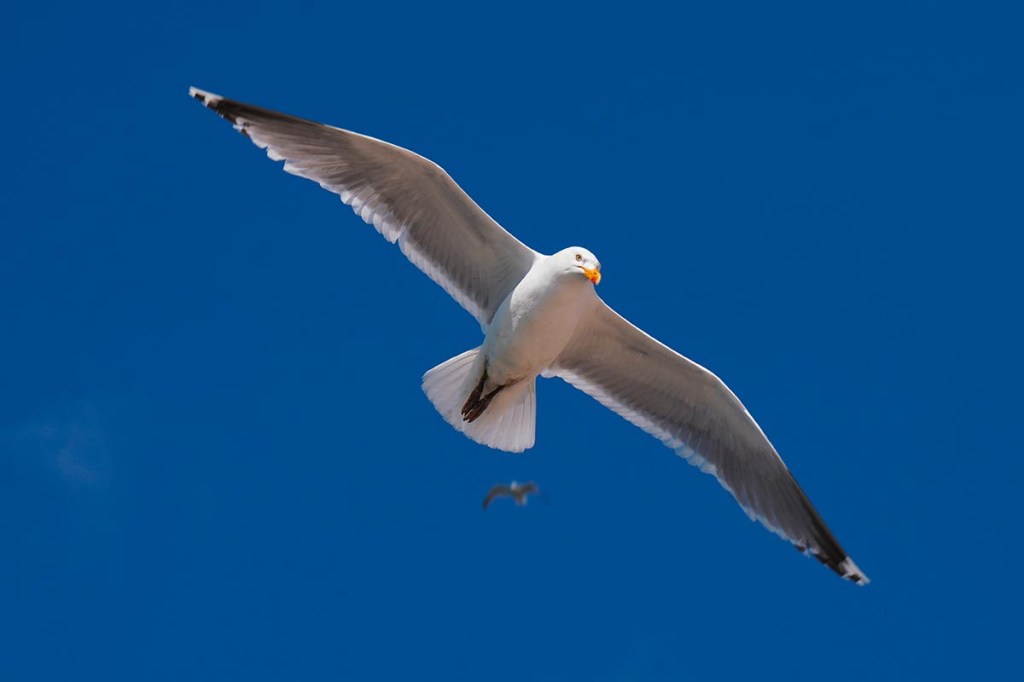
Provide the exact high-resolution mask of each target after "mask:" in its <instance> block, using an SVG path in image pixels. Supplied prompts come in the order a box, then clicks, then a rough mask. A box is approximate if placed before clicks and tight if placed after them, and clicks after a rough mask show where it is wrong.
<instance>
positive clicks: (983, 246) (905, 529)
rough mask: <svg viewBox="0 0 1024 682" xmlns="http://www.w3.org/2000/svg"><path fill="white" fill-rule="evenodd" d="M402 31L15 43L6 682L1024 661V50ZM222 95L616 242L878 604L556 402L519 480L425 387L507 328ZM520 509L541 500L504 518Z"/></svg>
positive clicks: (550, 226)
mask: <svg viewBox="0 0 1024 682" xmlns="http://www.w3.org/2000/svg"><path fill="white" fill-rule="evenodd" d="M366 4H367V3H359V4H358V5H357V6H349V5H348V4H347V3H327V2H311V1H307V2H302V3H291V4H289V5H287V6H285V5H282V6H280V7H277V6H274V5H271V4H265V3H260V2H246V3H230V2H225V3H174V4H171V5H166V6H162V7H147V6H144V5H138V4H130V5H129V4H126V5H118V6H115V5H112V4H109V3H101V4H100V5H99V6H96V5H91V6H88V7H80V6H78V5H75V4H68V5H64V4H62V3H50V4H47V5H45V6H30V5H28V4H23V5H20V6H17V7H12V8H9V9H8V11H7V14H6V16H5V21H4V22H3V23H4V26H3V28H2V29H0V31H2V35H3V40H0V64H2V66H0V75H2V85H3V90H4V92H5V93H6V99H5V101H6V106H5V107H4V108H3V113H2V114H0V117H2V119H3V120H2V122H3V124H4V125H3V129H4V130H5V131H6V132H7V134H6V136H5V140H4V149H5V152H6V164H5V168H4V170H3V171H2V173H3V185H4V193H3V200H2V202H0V239H2V241H0V349H2V352H3V357H4V362H2V363H0V387H2V390H0V541H2V545H3V548H4V551H3V555H4V558H3V560H2V561H0V585H2V587H0V642H2V644H0V669H2V670H4V671H5V674H4V677H5V679H16V680H35V679H39V680H50V679H53V680H60V679H102V680H121V679H124V680H138V679H152V680H180V679H195V680H202V679H217V680H221V679H248V680H262V679H268V680H269V679H274V680H276V679H310V680H320V679H344V680H387V679H446V680H479V679H492V680H507V679H524V678H525V679H534V680H551V681H554V680H627V679H629V680H677V679H709V678H717V679H721V678H722V677H737V678H738V677H741V676H743V677H746V676H749V675H754V674H756V675H758V676H764V675H769V676H774V675H780V676H781V675H786V676H787V677H789V678H795V679H821V677H822V675H823V674H825V675H827V676H828V678H829V679H833V680H848V679H849V680H852V679H865V678H868V679H883V678H898V677H903V678H906V677H911V676H913V677H918V678H923V677H926V676H927V677H930V678H943V677H946V676H950V677H957V678H963V677H966V676H968V675H970V676H971V677H972V678H974V677H977V676H984V675H1000V674H1001V673H1002V672H1003V671H1004V666H1007V665H1009V664H1011V663H1012V664H1013V665H1014V666H1016V659H1015V658H1013V657H1012V651H1013V649H1014V647H1016V638H1015V633H1016V632H1017V631H1019V619H1018V614H1019V610H1020V607H1021V588H1020V577H1019V575H1018V573H1019V571H1018V570H1017V569H1018V566H1019V564H1020V561H1021V549H1020V546H1019V538H1020V529H1019V527H1018V519H1019V505H1018V499H1019V497H1018V487H1019V482H1020V480H1021V474H1022V466H1021V454H1022V453H1021V445H1020V440H1019V437H1018V434H1017V431H1018V429H1017V425H1018V424H1017V420H1018V419H1019V415H1020V407H1021V404H1020V403H1021V401H1020V390H1019V386H1020V381H1021V378H1022V373H1021V365H1020V361H1019V360H1018V357H1017V356H1018V352H1019V349H1020V347H1021V341H1022V339H1021V333H1020V307H1021V292H1022V287H1021V278H1020V263H1019V261H1020V254H1021V252H1022V250H1021V247H1022V239H1021V228H1022V226H1024V220H1022V218H1024V216H1022V210H1021V202H1020V190H1021V186H1022V167H1021V158H1022V154H1024V144H1022V141H1024V140H1022V133H1021V125H1020V121H1021V120H1024V116H1022V113H1024V112H1022V108H1024V107H1022V103H1024V91H1022V85H1021V77H1020V74H1021V71H1020V67H1021V64H1022V63H1024V59H1022V57H1024V55H1022V49H1021V47H1020V40H1019V35H1018V34H1019V31H1018V27H1019V26H1020V20H1021V16H1020V15H1019V14H1018V13H1016V12H1013V13H1011V12H1009V11H995V10H985V9H979V8H973V7H972V8H970V9H966V8H959V9H956V8H951V7H946V6H944V5H942V4H938V3H885V4H884V5H882V6H879V7H876V8H874V9H870V10H869V9H867V8H866V7H865V6H863V5H858V6H857V7H853V6H850V7H847V8H845V9H842V10H839V9H833V10H826V9H822V8H820V7H818V6H817V5H811V4H809V5H806V6H792V7H790V8H786V9H780V8H777V7H774V8H772V9H771V10H770V11H769V10H764V9H758V8H757V7H756V6H747V5H721V6H718V7H716V8H715V9H707V8H704V9H692V10H690V9H687V10H678V9H677V10H673V11H671V12H670V13H666V12H665V11H664V10H659V9H652V8H647V7H645V6H643V5H640V4H638V3H630V4H629V5H626V6H621V7H618V8H615V9H610V10H607V11H601V10H597V9H594V8H591V9H588V10H587V11H585V12H576V11H568V10H561V9H559V8H557V7H556V6H553V5H551V4H548V3H545V4H541V5H537V6H529V5H524V4H521V3H515V4H508V5H500V6H489V7H484V6H482V5H474V6H470V7H450V8H447V7H446V8H439V7H436V6H435V5H433V4H429V5H422V6H419V7H405V6H400V5H394V6H386V7H384V6H380V7H377V6H375V7H367V6H365V5H366ZM370 4H373V3H370ZM286 7H287V8H286ZM189 85H197V86H199V87H202V88H206V89H209V90H212V91H214V92H219V93H222V94H224V95H227V96H230V97H234V98H238V99H241V100H243V101H250V102H253V103H256V104H261V105H264V106H268V107H272V108H277V109H281V110H284V111H287V112H290V113H295V114H298V115H302V116H306V117H309V118H313V119H317V120H322V121H325V122H328V123H332V124H335V125H339V126H342V127H346V128H350V129H353V130H356V131H359V132H363V133H366V134H370V135H373V136H375V137H380V138H383V139H386V140H389V141H391V142H394V143H397V144H400V145H403V146H407V147H409V148H411V149H413V150H415V151H417V152H419V153H421V154H424V155H425V156H428V157H429V158H431V159H433V160H435V161H437V162H438V163H440V164H441V165H442V166H444V167H445V168H446V169H447V170H448V171H449V172H450V173H451V174H452V175H453V177H454V178H455V179H456V180H457V181H458V182H459V183H460V184H461V185H462V186H463V187H464V188H465V189H466V190H467V191H468V192H469V193H470V194H471V195H472V196H473V197H474V198H475V199H476V200H477V202H478V203H480V204H481V205H482V206H483V207H484V208H485V209H486V210H487V211H488V212H489V213H490V214H491V215H492V216H494V217H495V218H496V219H497V220H498V221H499V222H501V223H502V224H503V225H505V226H506V227H507V228H508V229H510V230H511V231H512V232H513V233H515V234H516V235H517V236H519V237H520V238H521V239H522V240H524V241H525V242H527V243H528V244H530V245H531V246H533V247H534V248H537V249H538V250H541V251H545V252H553V251H555V250H558V249H560V248H562V247H563V246H566V245H569V244H575V243H579V244H583V245H585V246H587V247H589V248H590V249H591V250H593V251H594V252H595V253H596V254H597V255H598V257H599V258H600V259H601V261H602V264H603V268H604V281H603V282H602V284H601V287H600V290H599V291H600V293H601V295H602V296H603V297H604V298H605V299H606V300H607V301H608V302H609V303H610V304H611V305H613V306H614V307H615V308H617V309H618V310H619V311H620V312H622V313H623V314H624V315H626V316H627V317H628V318H630V319H631V320H632V321H633V322H635V323H636V324H638V325H639V326H641V327H643V328H645V329H646V330H648V331H649V332H651V333H652V334H654V335H655V336H657V337H658V338H660V339H661V340H663V341H664V342H666V343H668V344H669V345H671V346H673V347H674V348H676V349H678V350H680V351H681V352H683V353H684V354H686V355H688V356H689V357H691V358H693V359H695V360H696V361H698V362H701V363H702V364H704V365H706V366H708V367H709V368H711V369H712V370H714V371H715V372H716V373H717V374H719V375H720V376H721V377H722V378H723V379H725V380H726V381H727V382H728V383H729V385H730V386H731V387H732V388H733V389H734V390H735V391H736V392H737V394H738V395H739V396H740V397H741V398H742V399H743V400H744V402H745V403H746V405H747V406H748V408H749V409H750V410H751V412H752V413H753V414H754V416H755V417H756V418H757V419H758V421H759V422H760V424H761V425H762V427H763V428H764V429H765V431H766V432H767V433H768V435H769V437H770V438H771V439H772V440H773V442H774V443H775V445H776V446H777V448H778V449H779V451H780V452H781V454H782V456H783V457H784V458H785V460H786V461H787V463H788V464H789V465H790V468H791V469H792V470H793V471H794V473H795V474H796V476H797V478H798V480H799V481H800V482H801V484H802V485H803V487H804V488H805V490H806V491H807V492H808V494H809V495H810V497H811V499H812V500H813V501H814V502H815V504H816V506H817V507H818V509H819V510H820V511H821V513H822V515H823V516H824V518H825V519H826V520H827V521H828V523H829V525H830V526H831V527H832V529H833V530H834V531H835V533H836V535H837V536H838V538H839V539H840V541H841V542H842V543H843V544H844V546H845V547H846V548H847V549H848V550H849V551H850V553H851V554H852V555H853V557H854V558H855V559H856V560H857V562H858V563H859V564H860V566H861V567H862V568H863V569H864V570H865V571H866V572H867V573H868V575H870V576H871V578H872V579H873V583H872V584H871V585H870V586H868V587H867V588H864V589H859V588H856V587H854V586H852V585H849V584H846V583H844V582H842V581H840V580H839V579H837V578H836V577H835V576H834V575H832V574H831V573H830V572H828V571H827V570H825V569H823V568H822V567H821V566H819V565H818V564H817V563H816V562H814V561H812V560H809V559H804V558H802V557H800V556H799V555H798V554H797V553H796V552H794V551H793V550H792V549H790V548H789V547H788V546H787V545H786V544H785V543H783V542H781V541H780V540H778V539H777V538H775V537H774V536H772V535H771V534H769V533H767V532H765V531H764V530H763V529H762V528H760V527H759V526H757V525H755V524H752V523H750V522H748V521H747V520H746V517H745V516H744V515H743V513H742V512H741V511H740V509H739V508H738V507H737V506H736V505H735V503H734V502H733V501H732V499H731V498H730V497H729V496H728V495H727V494H725V493H724V492H723V491H722V489H721V488H720V487H719V486H718V485H717V484H716V483H715V482H714V480H712V479H711V478H710V477H708V476H705V475H702V474H700V473H699V472H698V471H697V470H695V469H693V468H691V467H689V466H688V465H687V464H686V463H685V462H683V461H682V460H681V459H679V458H677V457H676V456H675V455H673V454H672V453H671V452H670V451H669V450H667V449H665V448H664V447H662V446H661V445H660V444H659V443H657V442H656V441H655V440H654V439H652V438H650V437H649V436H647V435H645V434H643V433H642V432H640V431H639V430H637V429H636V428H634V427H632V426H630V425H629V424H628V423H626V422H625V421H624V420H622V419H620V418H618V417H616V416H614V415H613V414H611V413H610V412H607V411H606V410H605V409H604V408H602V407H600V406H599V405H598V404H597V403H595V402H594V401H592V400H591V399H589V398H588V397H586V396H584V395H582V394H580V393H577V392H575V391H574V390H573V389H571V388H570V387H569V386H567V385H565V384H562V383H561V382H558V381H545V382H542V383H541V385H540V386H539V389H538V408H539V409H538V444H537V446H536V447H535V448H534V449H533V450H531V451H529V452H528V453H526V454H524V455H518V456H512V455H506V454H500V453H497V452H494V451H491V450H488V449H486V448H482V447H480V446H477V445H475V444H473V443H472V442H470V441H469V440H467V439H465V438H463V437H462V436H460V435H459V434H457V433H455V432H454V431H452V430H451V429H450V428H449V427H448V426H447V425H445V424H444V422H443V421H442V420H441V418H440V417H438V416H437V415H436V414H435V413H434V411H433V409H432V408H431V406H430V404H429V403H428V402H427V400H426V399H425V398H424V396H423V395H422V393H421V392H420V389H419V381H420V376H421V374H422V372H424V371H425V370H427V369H429V368H430V367H432V366H434V365H435V364H437V363H438V362H440V361H442V360H445V359H446V358H448V357H450V356H452V355H455V354H456V353H459V352H461V351H463V350H465V349H467V348H470V347H473V346H475V345H477V344H478V343H479V339H480V336H479V329H478V328H477V326H476V324H475V323H474V322H473V320H472V319H471V318H470V317H469V316H468V315H467V314H466V313H465V312H463V311H462V310H461V309H460V308H459V307H458V306H457V305H456V304H455V303H454V302H452V301H451V300H449V299H448V297H447V296H446V295H445V294H444V292H443V291H442V290H441V289H440V288H438V287H436V286H434V285H432V284H431V283H430V282H429V281H428V280H427V278H426V277H424V276H423V275H422V274H421V273H419V272H418V271H417V270H416V269H415V268H413V267H412V266H411V265H409V264H408V263H407V262H406V261H405V260H404V259H403V258H402V257H401V255H400V254H399V253H398V252H397V250H396V249H394V248H393V247H391V246H389V245H388V244H387V243H386V242H385V241H384V240H383V239H381V238H380V237H379V236H377V235H376V234H375V233H374V232H373V230H372V229H371V228H369V227H367V226H366V225H364V224H363V223H362V222H361V221H359V220H358V219H357V218H356V217H355V216H353V215H352V214H351V212H350V211H349V210H348V209H346V208H345V207H344V206H342V205H341V204H340V203H339V202H338V201H337V199H336V198H335V197H334V196H332V195H330V194H328V193H326V192H323V191H322V190H320V189H319V188H317V187H316V186H315V185H314V184H312V183H309V182H306V181H302V180H300V179H297V178H293V177H291V176H288V175H286V174H284V173H282V172H281V171H280V169H279V168H277V167H276V165H275V164H273V163H271V162H269V161H268V160H267V159H266V158H265V157H264V156H263V154H262V153H261V152H259V151H258V150H257V149H255V148H253V147H252V145H251V144H249V143H248V142H247V141H246V140H245V139H243V138H242V137H241V136H239V135H237V134H235V133H234V132H232V130H231V128H230V127H229V126H228V125H226V124H225V123H224V122H222V121H220V120H218V119H216V117H214V116H213V115H212V114H211V113H210V112H207V111H204V110H203V109H202V107H201V106H199V104H197V103H196V102H194V101H192V100H190V99H189V98H188V96H187V89H188V86H189ZM513 478H515V479H519V480H526V479H535V480H537V481H538V482H539V483H540V484H541V486H542V487H544V488H545V489H546V491H547V493H548V495H549V496H550V500H551V502H550V504H549V505H544V504H531V505H529V506H527V507H525V508H522V509H519V508H514V507H512V506H511V505H495V506H494V507H492V508H491V509H489V510H488V511H487V512H486V513H484V512H481V510H480V500H481V499H482V497H483V495H484V494H485V492H486V490H487V488H488V487H489V486H490V485H491V484H493V483H495V482H497V481H507V480H510V479H513Z"/></svg>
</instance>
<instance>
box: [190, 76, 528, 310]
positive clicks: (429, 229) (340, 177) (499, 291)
mask: <svg viewBox="0 0 1024 682" xmlns="http://www.w3.org/2000/svg"><path fill="white" fill-rule="evenodd" d="M190 93H191V94H192V96H193V97H195V98H196V99H198V100H200V101H201V102H202V103H203V104H204V105H205V106H206V107H208V108H210V109H212V110H213V111H215V112H216V113H217V114H219V115H220V116H222V117H223V118H225V119H227V120H228V121H230V122H231V123H233V124H234V126H235V128H236V129H237V130H238V131H239V132H241V133H242V134H244V135H246V136H247V137H248V138H249V139H251V140H252V141H253V143H255V144H256V145H257V146H259V147H261V148H263V149H265V150H266V151H267V155H268V156H269V157H270V158H271V159H273V160H275V161H284V162H285V165H284V170H285V171H287V172H289V173H292V174H293V175H298V176H300V177H304V178H307V179H309V180H313V181H314V182H317V183H319V184H320V186H321V187H323V188H324V189H327V190H329V191H331V192H334V193H335V194H337V195H338V196H339V197H341V200H342V201H343V202H345V203H346V204H348V205H349V206H351V207H352V210H353V211H355V212H356V214H358V215H359V217H361V218H362V219H363V220H364V221H366V222H367V223H369V224H371V225H373V226H374V228H376V229H377V231H378V232H380V233H381V235H383V237H384V238H385V239H387V240H388V241H389V242H391V243H397V244H398V246H399V248H400V249H401V251H402V253H403V254H405V256H406V257H407V258H408V259H409V260H410V261H412V263H413V264H414V265H416V267H418V268H419V269H420V270H422V271H423V272H424V273H426V274H427V275H428V276H429V277H430V278H431V279H433V280H434V281H435V282H437V283H438V284H440V285H441V286H442V287H443V288H444V289H445V291H447V292H448V293H449V294H450V295H451V296H452V298H454V299H455V300H456V301H458V302H459V304H460V305H462V307H464V308H465V309H466V310H468V311H469V312H470V313H471V314H472V315H473V316H474V317H475V318H476V319H477V320H478V321H479V322H480V324H481V325H483V326H486V325H487V324H488V323H489V322H490V320H491V318H492V317H493V315H494V312H495V310H497V308H498V306H499V305H500V304H501V302H502V301H503V300H504V299H505V296H506V295H507V294H508V293H509V291H511V290H512V288H513V287H514V286H515V284H516V283H518V281H519V280H520V279H522V277H523V275H525V274H526V272H527V271H528V270H529V269H530V266H531V265H532V264H533V260H534V258H535V256H536V253H535V252H534V251H533V250H532V249H530V248H528V247H527V246H525V245H524V244H523V243H522V242H520V241H519V240H517V239H516V238H515V237H513V236H512V235H511V234H509V233H508V232H506V231H505V230H504V229H502V227H501V226H500V225H498V223H496V222H495V221H494V220H493V219H491V218H490V216H488V215H487V214H486V213H485V212H484V211H483V209H481V208H480V207H479V206H477V205H476V204H475V203H474V202H473V200H472V199H470V198H469V196H468V195H467V194H466V193H465V192H463V191H462V189H461V188H460V187H459V186H458V185H457V184H455V182H454V181H453V180H452V179H451V177H449V176H448V174H447V173H445V172H444V170H443V169H442V168H441V167H440V166H438V165H437V164H435V163H433V162H432V161H430V160H429V159H425V158H423V157H422V156H419V155H417V154H414V153H412V152H410V151H408V150H406V149H402V148H401V147H396V146H395V145H392V144H388V143H387V142H382V141H380V140H376V139H373V138H371V137H366V136H364V135H359V134H357V133H352V132H349V131H347V130H341V129H340V128H334V127H331V126H325V125H322V124H319V123H314V122H312V121H307V120H304V119H300V118H296V117H293V116H288V115H286V114H281V113H278V112H276V111H271V110H269V109H263V108H261V107H256V106H252V105H248V104H243V103H241V102H236V101H233V100H230V99H227V98H224V97H220V96H218V95H213V94H211V93H207V92H203V91H202V90H197V89H195V88H192V89H191V90H190Z"/></svg>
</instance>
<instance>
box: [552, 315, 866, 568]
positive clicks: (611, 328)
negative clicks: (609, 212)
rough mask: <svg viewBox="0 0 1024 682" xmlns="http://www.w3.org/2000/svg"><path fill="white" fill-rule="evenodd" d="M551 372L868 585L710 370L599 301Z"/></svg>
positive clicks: (753, 511) (777, 528)
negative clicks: (672, 451)
mask: <svg viewBox="0 0 1024 682" xmlns="http://www.w3.org/2000/svg"><path fill="white" fill-rule="evenodd" d="M556 373H557V375H558V376H560V377H562V378H563V379H565V380H566V381H568V382H569V383H570V384H572V385H573V386H575V387H576V388H579V389H580V390H582V391H584V392H585V393H587V394H589V395H591V396H593V397H594V398H595V399H597V400H598V402H600V403H601V404H603V405H605V406H606V407H608V408H609V409H611V410H613V411H614V412H617V413H618V414H620V415H622V416H623V417H625V418H626V419H628V420H629V421H630V422H632V423H633V424H635V425H637V426H639V427H640V428H642V429H644V430H645V431H647V432H648V433H651V434H652V435H654V436H655V437H657V438H659V439H661V441H662V442H664V443H665V445H667V446H668V447H670V448H672V449H674V450H675V451H676V452H677V453H679V454H680V455H681V456H683V457H685V458H686V459H687V460H688V461H689V462H690V463H692V464H694V465H696V466H698V467H700V469H701V470H702V471H705V472H707V473H710V474H713V475H714V476H716V477H717V478H718V480H719V482H720V483H721V484H722V485H723V486H724V487H725V488H726V489H727V490H728V491H729V492H731V493H732V494H733V496H734V497H735V498H736V500H737V501H738V502H739V503H740V505H741V506H742V507H743V509H744V510H745V511H746V512H747V514H748V515H749V516H750V517H751V518H753V519H757V520H759V521H760V522H761V523H763V524H764V525H765V526H766V527H768V528H769V529H771V530H772V531H774V532H775V533H777V534H779V535H781V536H782V537H784V538H786V539H787V540H789V541H790V542H792V543H793V544H795V545H796V546H797V548H799V549H800V550H802V551H806V552H809V553H810V554H812V555H814V556H815V557H816V558H817V559H818V560H819V561H821V562H822V563H824V564H826V565H827V566H829V567H830V568H832V569H833V570H834V571H836V572H837V573H839V574H840V575H842V576H843V577H846V578H848V579H850V580H853V581H854V582H858V583H861V584H864V583H866V582H867V578H866V577H864V575H863V574H862V573H861V572H860V571H859V569H857V567H856V565H855V564H854V563H853V561H852V560H850V558H849V557H848V556H847V555H846V552H845V551H844V550H843V549H842V547H840V545H839V543H838V542H837V541H836V539H835V537H834V536H833V535H832V533H831V532H830V531H829V529H828V527H827V526H826V525H825V523H824V521H822V519H821V517H820V516H819V515H818V513H817V511H815V509H814V507H813V506H812V505H811V503H810V501H809V500H808V499H807V496H806V495H805V494H804V492H803V491H802V490H801V489H800V486H799V485H798V484H797V482H796V480H795V479H794V478H793V476H792V474H790V472H789V469H787V468H786V465H785V464H784V463H783V462H782V459H781V458H780V457H779V455H778V453H777V452H776V451H775V448H773V447H772V444H771V443H770V442H769V441H768V439H767V437H765V435H764V433H763V432H762V431H761V428H760V427H759V426H758V425H757V423H756V422H755V421H754V419H753V418H752V417H751V416H750V414H749V413H748V412H747V410H746V409H745V408H744V407H743V404H742V403H740V401H739V399H738V398H737V397H736V396H735V395H734V394H733V393H732V391H730V390H729V388H728V387H727V386H726V385H725V384H724V383H723V382H722V381H721V380H720V379H719V378H718V377H716V376H715V375H714V374H712V373H711V372H709V371H708V370H706V369H704V368H703V367H701V366H700V365H698V364H696V363H694V362H691V361H690V360H688V359H686V358H685V357H683V356H682V355H680V354H678V353H676V352H675V351H673V350H672V349H671V348H669V347H667V346H665V345H664V344H662V343H660V342H658V341H657V340H655V339H653V338H652V337H650V336H649V335H647V334H646V333H644V332H643V331H642V330H640V329H638V328H637V327H635V326H633V325H632V324H630V323H629V322H628V321H626V320H625V319H623V318H622V317H621V316H619V315H618V314H617V313H616V312H615V311H614V310H612V309H611V308H609V307H608V306H607V305H606V304H604V303H603V302H602V303H601V304H600V305H599V306H598V308H597V309H596V310H595V313H594V315H593V316H592V317H591V318H590V319H589V320H588V321H587V322H585V323H584V325H581V329H580V330H578V331H577V334H576V336H575V338H574V339H573V341H572V342H571V343H570V344H569V346H568V347H567V349H566V351H565V352H564V353H563V355H562V357H560V358H559V361H558V366H557V368H556Z"/></svg>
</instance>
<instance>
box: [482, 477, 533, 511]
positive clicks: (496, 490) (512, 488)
mask: <svg viewBox="0 0 1024 682" xmlns="http://www.w3.org/2000/svg"><path fill="white" fill-rule="evenodd" d="M535 493H540V488H538V487H537V484H536V483H534V482H533V481H530V482H528V483H516V482H515V481H512V482H511V483H509V484H508V485H504V484H503V483H499V484H498V485H496V486H494V487H493V488H491V491H490V492H489V493H487V497H485V498H484V509H487V507H489V506H491V502H493V501H494V500H495V499H497V498H499V497H513V498H515V500H516V504H518V505H519V506H522V505H524V504H526V498H527V496H529V495H533V494H535Z"/></svg>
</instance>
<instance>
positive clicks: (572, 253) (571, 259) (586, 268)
mask: <svg viewBox="0 0 1024 682" xmlns="http://www.w3.org/2000/svg"><path fill="white" fill-rule="evenodd" d="M552 258H553V259H555V262H556V263H557V264H558V265H559V266H561V267H560V269H561V270H562V271H563V272H566V273H571V274H573V275H575V276H578V277H582V278H584V279H589V280H590V281H591V282H593V283H594V284H599V283H600V282H601V261H599V260H597V256H595V255H594V254H592V253H590V252H589V251H587V250H586V249H584V248H583V247H582V246H570V247H569V248H567V249H562V250H561V251H559V252H558V253H556V254H555V255H554V256H552Z"/></svg>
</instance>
